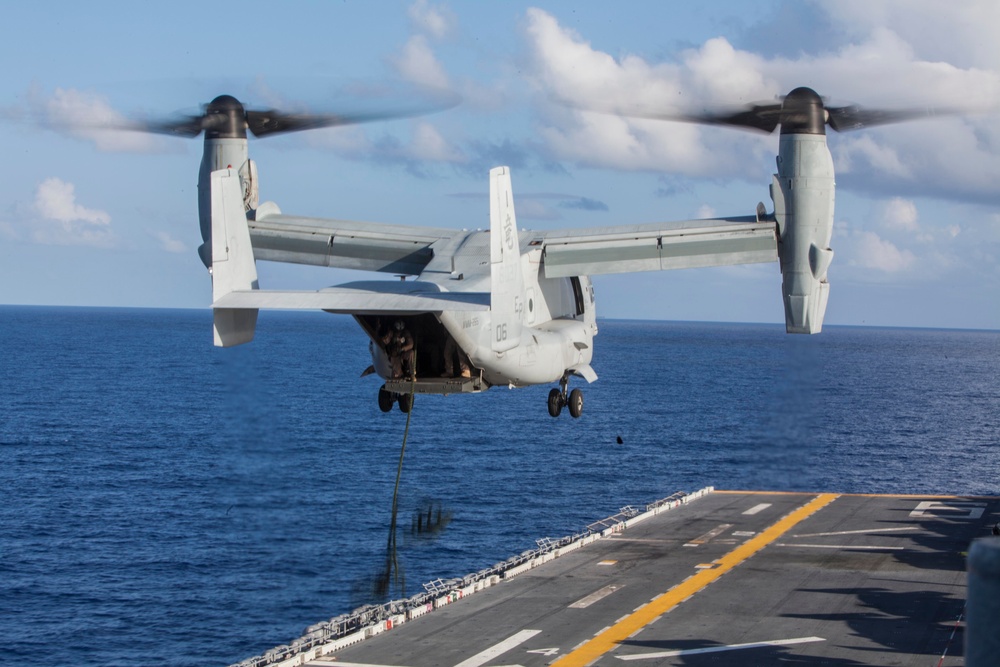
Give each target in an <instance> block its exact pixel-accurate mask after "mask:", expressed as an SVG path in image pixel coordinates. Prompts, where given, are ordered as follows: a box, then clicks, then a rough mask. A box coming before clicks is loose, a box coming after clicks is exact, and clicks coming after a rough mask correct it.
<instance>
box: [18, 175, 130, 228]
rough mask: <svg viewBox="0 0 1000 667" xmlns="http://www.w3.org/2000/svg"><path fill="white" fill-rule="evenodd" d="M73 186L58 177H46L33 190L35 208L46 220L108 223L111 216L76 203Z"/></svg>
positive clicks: (95, 223) (96, 223)
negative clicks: (34, 190) (35, 189)
mask: <svg viewBox="0 0 1000 667" xmlns="http://www.w3.org/2000/svg"><path fill="white" fill-rule="evenodd" d="M75 189H76V188H75V186H74V185H73V184H72V183H66V182H65V181H62V180H60V179H58V178H47V179H45V180H44V181H42V182H41V184H39V186H38V190H37V191H36V192H35V208H37V209H38V212H39V213H41V214H42V217H44V218H46V219H48V220H57V221H59V222H75V221H80V222H87V223H90V224H94V225H110V224H111V216H110V215H108V214H107V213H105V212H104V211H99V210H97V209H90V208H86V207H84V206H81V205H80V204H77V203H76V194H75V192H74V191H75Z"/></svg>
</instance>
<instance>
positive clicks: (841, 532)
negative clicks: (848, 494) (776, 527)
mask: <svg viewBox="0 0 1000 667" xmlns="http://www.w3.org/2000/svg"><path fill="white" fill-rule="evenodd" d="M900 530H920V526H905V527H903V528H866V529H864V530H838V531H837V532H835V533H796V534H795V535H792V537H830V536H833V535H864V534H867V533H892V532H896V531H900Z"/></svg>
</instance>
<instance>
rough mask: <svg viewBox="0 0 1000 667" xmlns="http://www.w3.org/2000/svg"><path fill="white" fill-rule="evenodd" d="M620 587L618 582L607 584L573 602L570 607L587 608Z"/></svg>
mask: <svg viewBox="0 0 1000 667" xmlns="http://www.w3.org/2000/svg"><path fill="white" fill-rule="evenodd" d="M619 588H621V586H618V585H616V584H612V585H611V586H605V587H604V588H602V589H600V590H597V591H594V592H593V593H591V594H590V595H588V596H586V597H583V598H580V599H579V600H577V601H576V602H574V603H573V604H571V605H570V606H569V608H570V609H586V608H587V607H589V606H590V605H592V604H594V603H595V602H597V601H598V600H600V599H602V598H606V597H608V596H609V595H611V594H612V593H614V592H615V591H617V590H618V589H619Z"/></svg>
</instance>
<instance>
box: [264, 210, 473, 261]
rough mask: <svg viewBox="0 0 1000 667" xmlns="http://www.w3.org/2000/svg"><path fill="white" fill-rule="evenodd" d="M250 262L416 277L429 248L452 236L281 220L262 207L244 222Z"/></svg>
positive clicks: (449, 231) (449, 233)
mask: <svg viewBox="0 0 1000 667" xmlns="http://www.w3.org/2000/svg"><path fill="white" fill-rule="evenodd" d="M248 226H249V228H250V241H251V244H252V245H253V254H254V258H255V259H259V260H260V259H264V260H271V261H275V262H292V263H295V264H312V265H316V266H329V267H334V268H341V269H361V270H363V271H382V272H385V273H394V274H401V275H419V274H420V272H421V271H422V270H423V269H424V267H425V266H427V264H428V263H429V262H430V260H431V258H433V256H434V252H433V251H432V250H431V245H432V244H434V243H435V242H439V241H443V240H446V239H450V238H452V237H453V236H455V235H456V234H457V233H459V232H457V230H454V229H436V228H431V227H412V226H405V225H388V224H381V223H374V222H355V221H349V220H330V219H325V218H307V217H299V216H290V215H282V214H281V213H280V212H278V207H277V206H275V205H274V204H262V205H261V206H260V208H259V209H257V213H256V219H255V220H249V221H248Z"/></svg>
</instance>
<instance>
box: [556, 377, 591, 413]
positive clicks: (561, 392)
mask: <svg viewBox="0 0 1000 667" xmlns="http://www.w3.org/2000/svg"><path fill="white" fill-rule="evenodd" d="M559 387H560V388H559V389H556V388H554V387H553V389H552V391H550V392H549V414H550V415H552V416H553V417H558V416H559V413H560V412H562V409H563V406H569V414H570V416H571V417H573V418H574V419H576V418H578V417H579V416H580V415H581V414H583V392H582V391H580V390H579V389H574V390H573V391H569V376H568V375H567V376H565V377H563V379H562V380H560V381H559Z"/></svg>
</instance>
